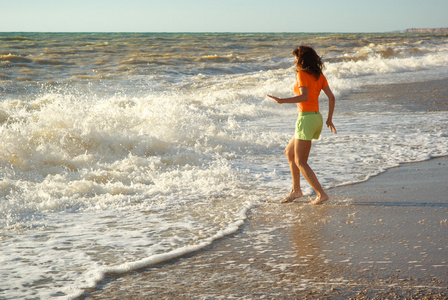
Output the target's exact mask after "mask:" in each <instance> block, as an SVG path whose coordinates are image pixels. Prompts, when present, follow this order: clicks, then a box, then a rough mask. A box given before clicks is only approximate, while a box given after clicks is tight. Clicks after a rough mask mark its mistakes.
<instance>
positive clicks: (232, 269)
mask: <svg viewBox="0 0 448 300" xmlns="http://www.w3.org/2000/svg"><path fill="white" fill-rule="evenodd" d="M444 174H445V177H444V176H443V175H444ZM446 174H448V157H446V156H444V157H439V158H432V159H430V160H427V161H423V162H415V163H406V164H401V165H400V166H399V167H396V168H391V169H388V170H387V171H385V172H384V173H382V174H379V175H377V176H374V177H371V178H370V179H369V180H367V181H365V182H361V183H356V184H351V185H346V186H341V187H335V188H332V189H329V190H328V192H329V194H330V197H331V198H332V199H330V201H328V202H326V203H324V204H323V205H319V206H311V205H303V204H305V203H306V202H309V200H310V199H311V198H310V197H304V198H303V199H302V200H300V201H296V202H293V203H289V204H281V205H280V204H277V203H264V204H261V205H260V206H259V207H256V208H254V209H252V210H251V211H250V212H249V214H248V220H247V222H246V223H245V224H244V225H243V226H242V227H241V228H240V229H239V231H238V232H237V233H235V234H233V235H231V236H228V237H225V238H223V239H221V240H219V241H217V242H215V243H213V244H212V245H211V246H209V247H206V248H205V249H203V250H201V251H199V252H196V253H193V254H190V255H186V256H183V257H180V258H177V259H175V260H173V261H170V262H167V263H165V264H162V265H158V266H153V267H150V268H147V269H145V270H140V271H136V272H132V273H129V274H125V275H123V276H119V277H110V278H107V279H106V280H105V281H103V282H102V283H101V284H100V285H99V286H98V288H97V289H96V290H94V291H90V293H86V294H85V295H84V298H83V299H139V298H144V299H216V298H225V299H229V298H243V299H259V298H268V299H274V298H275V299H318V298H319V299H327V298H328V299H348V298H354V299H369V298H373V297H377V298H380V299H381V298H390V297H392V298H393V297H397V298H403V297H419V298H420V297H424V296H427V297H432V299H445V298H446V297H448V288H447V287H448V276H447V275H448V239H447V238H446V236H448V224H447V217H448V202H447V201H446V199H445V198H446V195H447V194H448V187H446ZM444 178H445V180H444Z"/></svg>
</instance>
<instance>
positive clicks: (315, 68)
mask: <svg viewBox="0 0 448 300" xmlns="http://www.w3.org/2000/svg"><path fill="white" fill-rule="evenodd" d="M292 55H294V56H295V57H296V68H297V72H298V71H305V72H307V73H309V74H311V75H313V76H314V77H315V78H316V80H317V79H319V77H320V74H322V69H323V68H324V64H323V62H322V59H321V57H320V56H319V55H317V53H316V51H315V50H314V49H313V48H311V47H310V46H299V47H297V48H296V49H294V51H292Z"/></svg>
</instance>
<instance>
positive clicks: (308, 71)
mask: <svg viewBox="0 0 448 300" xmlns="http://www.w3.org/2000/svg"><path fill="white" fill-rule="evenodd" d="M292 54H293V55H294V56H295V58H296V61H295V65H296V68H297V73H296V82H295V84H294V94H295V96H294V97H291V98H283V99H282V98H278V97H275V96H271V95H267V96H268V97H270V98H272V99H274V100H275V101H277V103H280V104H282V103H297V110H298V112H299V116H298V119H297V122H296V130H295V135H294V137H293V138H292V139H291V141H290V142H289V144H288V146H287V147H286V149H285V155H286V157H287V158H288V162H289V168H290V170H291V176H292V191H291V193H289V195H288V196H286V197H285V198H284V199H282V200H281V201H280V203H287V202H291V201H294V200H295V199H297V198H300V197H302V195H303V194H302V190H301V188H300V173H302V175H303V176H304V177H305V179H306V180H307V181H308V183H309V184H310V185H311V187H312V188H313V189H314V191H315V192H316V194H317V198H316V199H315V200H314V201H312V202H311V204H321V203H322V202H324V201H327V200H328V199H329V197H328V195H327V194H326V193H325V191H324V190H323V189H322V186H321V185H320V183H319V181H318V180H317V177H316V175H315V174H314V172H313V170H312V169H311V168H310V166H309V165H308V156H309V153H310V150H311V140H312V139H318V138H319V136H320V133H321V131H322V125H323V120H322V115H321V114H320V112H319V94H320V91H321V90H323V91H324V93H325V95H327V97H328V103H329V109H328V117H327V122H326V124H327V127H329V128H330V130H331V132H334V133H337V132H336V128H335V127H334V125H333V121H332V119H333V111H334V106H335V102H336V100H335V98H334V95H333V93H332V91H331V89H330V87H329V86H328V82H327V79H326V78H325V76H324V74H323V73H322V68H323V63H322V60H321V58H320V57H319V55H317V53H316V51H315V50H314V49H313V48H311V47H309V46H300V47H298V48H296V49H294V51H293V52H292Z"/></svg>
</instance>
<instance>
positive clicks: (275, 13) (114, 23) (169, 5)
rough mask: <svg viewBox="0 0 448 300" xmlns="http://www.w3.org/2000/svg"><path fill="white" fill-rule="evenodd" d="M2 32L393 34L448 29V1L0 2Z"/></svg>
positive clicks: (11, 0) (171, 0)
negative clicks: (417, 29)
mask: <svg viewBox="0 0 448 300" xmlns="http://www.w3.org/2000/svg"><path fill="white" fill-rule="evenodd" d="M0 7H1V10H0V32H17V31H24V32H27V31H28V32H29V31H31V32H387V31H396V30H404V29H407V28H440V27H448V17H447V16H448V1H447V0H368V1H366V0H317V1H315V0H312V1H311V0H309V1H302V0H0Z"/></svg>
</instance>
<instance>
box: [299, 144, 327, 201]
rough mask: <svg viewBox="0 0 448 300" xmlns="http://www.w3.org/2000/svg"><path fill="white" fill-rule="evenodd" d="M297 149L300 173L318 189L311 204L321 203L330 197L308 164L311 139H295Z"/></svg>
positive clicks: (315, 189)
mask: <svg viewBox="0 0 448 300" xmlns="http://www.w3.org/2000/svg"><path fill="white" fill-rule="evenodd" d="M294 150H295V163H296V165H297V166H298V168H299V170H300V173H302V175H303V177H305V179H306V181H308V183H309V184H310V185H311V187H312V188H313V189H314V191H316V193H317V198H316V199H315V200H314V201H312V202H311V204H320V203H322V202H325V201H327V200H328V199H329V197H328V195H327V194H326V193H325V191H324V190H323V188H322V186H321V185H320V183H319V180H317V177H316V174H314V172H313V170H312V169H311V168H310V166H309V165H308V156H309V154H310V150H311V141H305V140H295V144H294Z"/></svg>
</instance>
